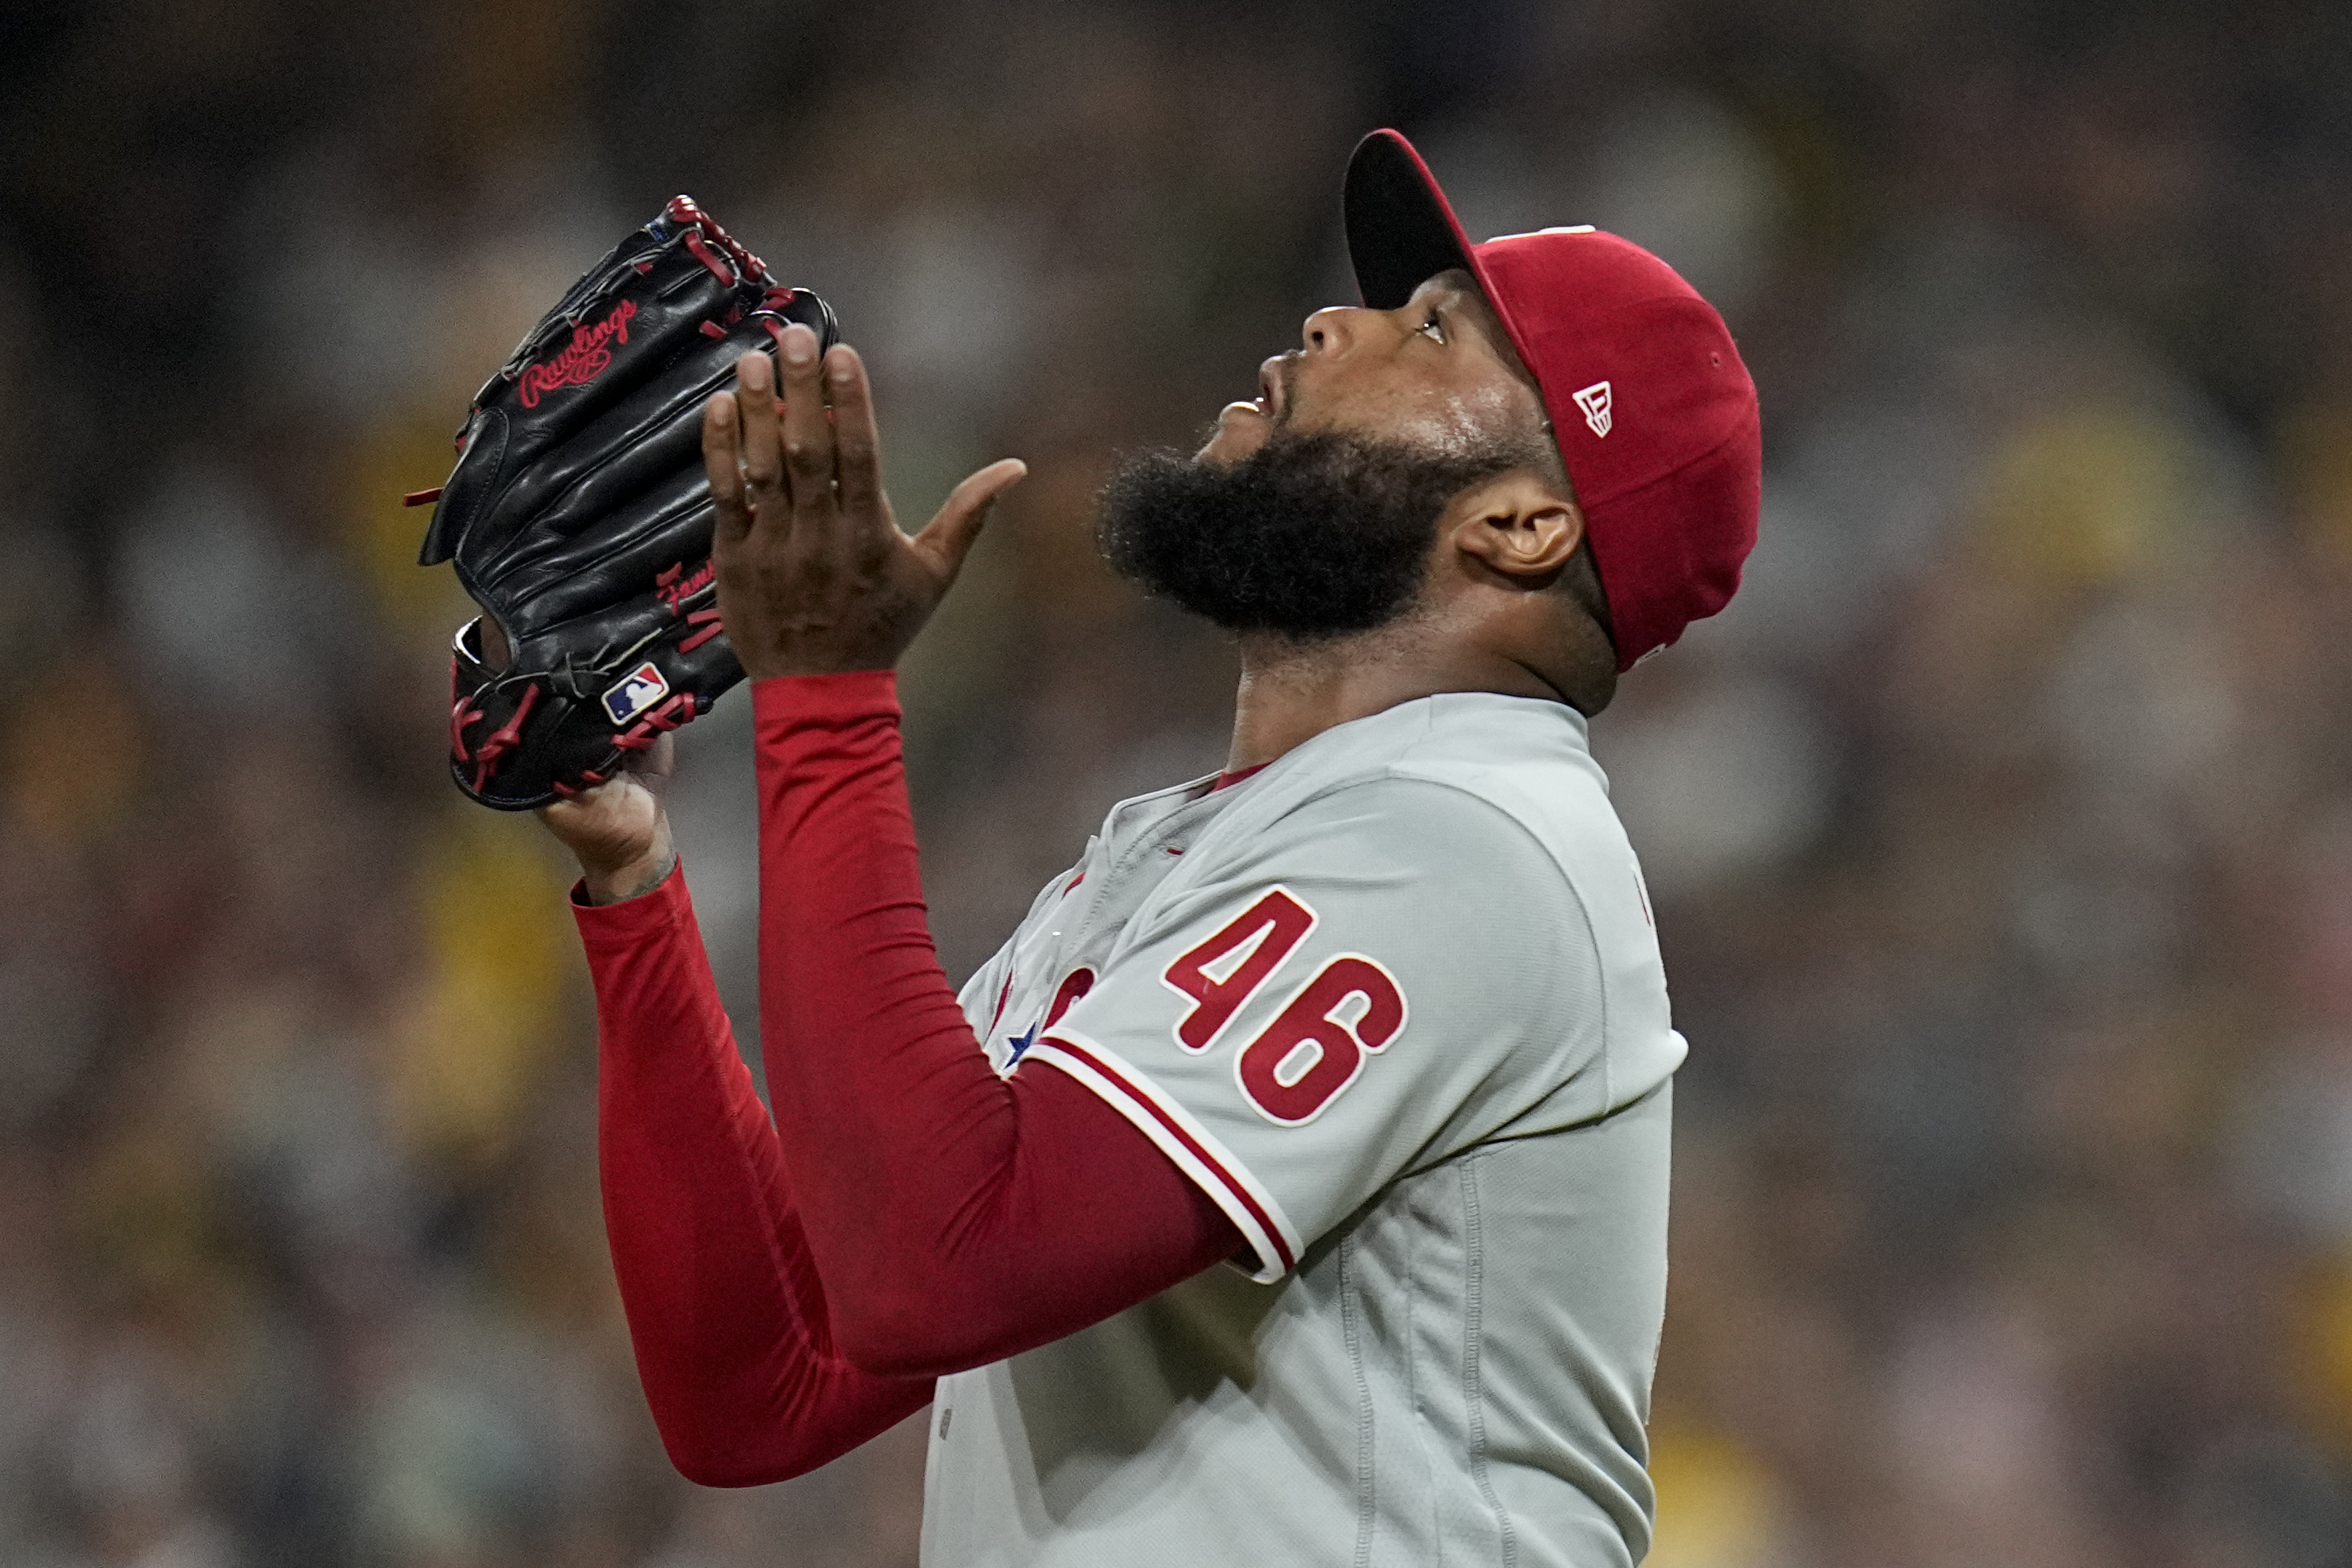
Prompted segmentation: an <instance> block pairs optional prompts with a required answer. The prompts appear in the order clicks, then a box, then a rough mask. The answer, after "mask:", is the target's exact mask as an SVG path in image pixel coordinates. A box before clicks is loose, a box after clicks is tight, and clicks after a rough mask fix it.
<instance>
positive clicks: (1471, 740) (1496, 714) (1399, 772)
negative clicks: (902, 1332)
mask: <svg viewBox="0 0 2352 1568" xmlns="http://www.w3.org/2000/svg"><path fill="white" fill-rule="evenodd" d="M1259 785H1260V792H1259V793H1258V795H1257V798H1256V799H1255V800H1251V801H1249V802H1248V803H1247V804H1246V805H1245V806H1244V808H1243V809H1242V810H1238V811H1236V812H1234V813H1230V814H1231V815H1232V816H1234V819H1235V820H1234V828H1235V829H1236V830H1238V831H1236V833H1235V834H1234V837H1235V838H1236V839H1237V840H1248V841H1256V842H1258V843H1259V844H1260V845H1261V846H1262V847H1270V843H1269V841H1271V842H1276V843H1278V842H1286V841H1296V840H1297V839H1298V838H1299V837H1301V836H1303V835H1314V834H1328V833H1338V832H1345V833H1347V834H1348V835H1349V836H1350V837H1354V838H1361V837H1375V838H1378V839H1381V840H1382V841H1385V842H1386V843H1387V844H1388V846H1389V848H1390V849H1391V851H1392V852H1394V853H1396V854H1400V855H1406V856H1410V857H1412V858H1414V859H1418V860H1422V861H1425V862H1433V864H1434V865H1438V866H1444V867H1449V868H1456V869H1458V868H1460V867H1462V866H1463V865H1464V864H1465V856H1469V857H1471V860H1470V862H1469V863H1474V864H1486V865H1490V866H1491V865H1494V864H1509V865H1512V866H1515V867H1518V868H1520V869H1521V870H1522V871H1523V873H1525V875H1526V876H1531V877H1538V878H1539V877H1540V876H1541V874H1542V873H1544V872H1545V870H1546V869H1547V868H1548V869H1549V872H1550V873H1552V874H1554V875H1555V876H1557V877H1559V878H1565V879H1567V880H1568V881H1570V882H1577V881H1580V880H1582V878H1583V876H1584V875H1586V874H1589V873H1590V872H1591V869H1593V868H1594V867H1596V866H1605V867H1607V868H1609V870H1610V872H1611V873H1612V874H1613V873H1615V872H1616V871H1617V870H1618V868H1620V867H1622V865H1623V863H1624V862H1626V861H1628V860H1629V859H1630V857H1631V855H1632V850H1631V847H1630V845H1628V844H1627V842H1626V840H1625V835H1624V830H1623V828H1622V826H1621V825H1620V823H1619V822H1618V820H1617V814H1616V812H1615V810H1613V809H1612V807H1611V805H1610V803H1609V785H1608V779H1607V777H1606V776H1605V775H1604V774H1603V773H1602V772H1601V768H1600V765H1599V764H1598V763H1596V762H1595V761H1594V760H1593V758H1592V753H1591V748H1590V747H1589V746H1588V745H1587V743H1586V735H1585V721H1584V718H1583V716H1582V715H1580V714H1579V713H1577V712H1576V711H1575V710H1574V709H1572V708H1569V707H1566V706H1562V705H1560V704H1559V703H1551V702H1540V701H1537V700H1534V699H1531V698H1526V697H1507V696H1501V695H1488V694H1483V693H1461V694H1449V695H1440V696H1434V697H1423V698H1421V699H1419V700H1417V701H1414V702H1410V703H1404V704H1400V705H1399V706H1396V707H1394V708H1391V709H1389V710H1388V711H1387V712H1385V713H1381V714H1376V715H1373V716H1371V717H1370V718H1365V719H1359V720H1357V721H1355V722H1353V723H1351V724H1346V725H1340V726H1339V727H1335V728H1333V729H1331V730H1328V731H1326V732H1325V733H1324V734H1322V735H1320V736H1318V737H1316V738H1315V739H1313V740H1311V741H1309V742H1307V744H1306V745H1304V746H1301V747H1298V748H1297V750H1296V751H1294V752H1292V753H1291V754H1290V755H1289V756H1287V757H1285V758H1281V759H1280V760H1279V761H1277V762H1276V763H1275V764H1274V765H1273V766H1272V767H1271V768H1268V769H1267V770H1266V773H1265V776H1264V777H1263V778H1262V779H1261V780H1259ZM1239 804H1241V803H1238V802H1237V805H1239ZM1514 880H1520V879H1518V878H1515V879H1514Z"/></svg>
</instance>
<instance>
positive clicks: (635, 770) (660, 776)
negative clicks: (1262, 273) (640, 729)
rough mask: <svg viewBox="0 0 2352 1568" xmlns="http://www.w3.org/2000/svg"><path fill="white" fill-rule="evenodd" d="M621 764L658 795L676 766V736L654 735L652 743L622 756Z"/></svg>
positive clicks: (633, 776)
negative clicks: (640, 749)
mask: <svg viewBox="0 0 2352 1568" xmlns="http://www.w3.org/2000/svg"><path fill="white" fill-rule="evenodd" d="M621 766H622V767H623V768H625V769H626V770H627V771H628V773H629V776H630V777H631V778H633V779H636V780H637V781H638V782H639V783H641V784H643V785H645V786H646V788H647V789H651V790H652V791H653V792H654V793H655V794H656V795H659V794H660V793H661V787H662V786H663V785H664V784H665V783H667V782H668V780H669V776H670V773H671V772H672V771H673V770H674V769H675V768H677V737H676V736H671V735H664V736H659V737H656V739H655V741H654V743H653V744H652V745H651V746H649V747H646V748H645V749H644V750H643V751H632V752H630V753H628V754H627V755H626V756H625V757H624V758H621ZM599 788H602V786H599Z"/></svg>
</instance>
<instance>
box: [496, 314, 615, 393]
mask: <svg viewBox="0 0 2352 1568" xmlns="http://www.w3.org/2000/svg"><path fill="white" fill-rule="evenodd" d="M636 313H637V302H636V301H635V300H634V299H624V300H622V301H621V303H620V307H619V308H617V309H615V310H614V312H613V313H612V314H611V315H610V316H607V317H605V318H604V319H603V320H602V321H599V322H597V323H596V324H595V325H594V326H593V327H575V328H573V329H572V342H571V344H570V346H569V347H567V348H566V349H565V350H563V352H562V353H560V354H558V355H556V356H555V358H553V359H551V360H550V361H547V362H546V363H544V364H538V365H532V366H530V368H529V369H528V370H525V371H523V373H522V374H521V376H520V378H518V379H517V380H516V382H515V398H516V401H517V402H520V403H521V404H522V405H523V407H525V408H537V407H538V406H539V399H540V395H541V393H542V392H553V391H555V390H556V389H557V388H559V387H580V386H586V385H587V384H588V383H589V382H593V381H594V380H595V379H596V373H597V372H598V371H602V370H603V369H604V367H605V366H606V365H609V364H611V363H612V362H613V354H612V350H609V349H607V348H605V347H604V345H605V343H607V342H608V341H611V340H614V339H617V340H620V341H621V342H624V343H625V342H627V341H628V340H629V319H630V318H631V317H633V316H635V314H636Z"/></svg>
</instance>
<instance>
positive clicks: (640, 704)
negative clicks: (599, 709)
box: [604, 659, 669, 729]
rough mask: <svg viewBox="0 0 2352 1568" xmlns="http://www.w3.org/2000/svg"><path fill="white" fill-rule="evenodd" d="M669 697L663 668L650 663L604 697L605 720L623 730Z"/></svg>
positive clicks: (618, 682) (629, 674)
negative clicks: (632, 720) (607, 719)
mask: <svg viewBox="0 0 2352 1568" xmlns="http://www.w3.org/2000/svg"><path fill="white" fill-rule="evenodd" d="M667 695H669V682H668V681H667V680H665V679H663V678H662V673H661V667H660V666H659V665H657V664H655V663H654V662H653V661H652V660H650V659H648V660H646V662H645V663H644V664H639V665H638V666H637V667H636V668H635V669H634V670H631V671H630V672H629V673H628V674H625V675H623V676H622V677H621V678H620V679H619V680H618V681H616V682H614V684H613V685H612V686H611V687H609V688H608V689H607V690H606V691H605V693H604V716H605V717H606V718H609V719H611V720H612V721H613V727H614V728H615V729H618V728H620V727H622V726H624V725H625V724H627V723H628V722H629V721H630V720H631V719H633V718H635V717H636V716H638V715H639V714H641V713H643V712H645V711H646V709H647V708H649V707H651V706H654V704H656V703H657V702H659V701H661V700H662V698H664V697H666V696H667Z"/></svg>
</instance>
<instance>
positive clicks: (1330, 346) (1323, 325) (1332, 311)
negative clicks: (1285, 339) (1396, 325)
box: [1299, 305, 1364, 354]
mask: <svg viewBox="0 0 2352 1568" xmlns="http://www.w3.org/2000/svg"><path fill="white" fill-rule="evenodd" d="M1363 315H1364V311H1363V309H1362V308H1360V307H1358V306H1353V305H1327V306H1325V307H1324V308H1322V309H1320V310H1318V311H1317V312H1315V314H1314V315H1312V316H1309V317H1308V318H1307V325H1306V327H1305V328H1304V329H1302V330H1301V332H1300V334H1299V335H1300V336H1301V337H1302V338H1303V339H1304V340H1306V345H1307V352H1308V353H1310V354H1321V353H1332V354H1340V353H1345V352H1347V350H1348V349H1349V347H1350V346H1351V345H1352V344H1353V343H1354V342H1355V337H1356V324H1357V322H1358V321H1359V319H1361V318H1362V316H1363Z"/></svg>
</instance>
